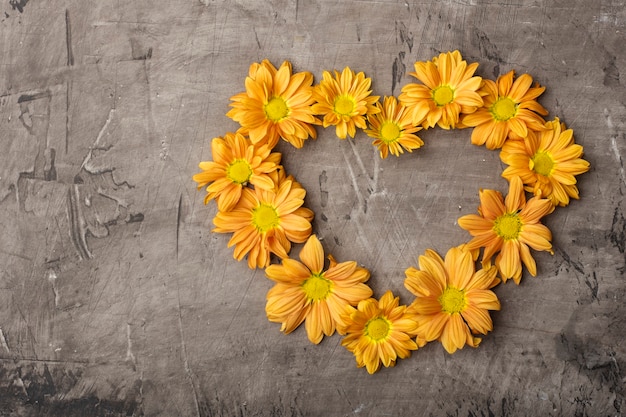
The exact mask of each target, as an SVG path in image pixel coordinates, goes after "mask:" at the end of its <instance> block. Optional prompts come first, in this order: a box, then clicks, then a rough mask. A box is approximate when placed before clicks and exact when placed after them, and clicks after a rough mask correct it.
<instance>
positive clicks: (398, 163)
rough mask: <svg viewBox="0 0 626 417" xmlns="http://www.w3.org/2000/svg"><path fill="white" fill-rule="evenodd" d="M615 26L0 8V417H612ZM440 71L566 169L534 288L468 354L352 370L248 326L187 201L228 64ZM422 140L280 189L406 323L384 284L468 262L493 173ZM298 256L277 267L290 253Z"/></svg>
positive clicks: (256, 314) (425, 9)
mask: <svg viewBox="0 0 626 417" xmlns="http://www.w3.org/2000/svg"><path fill="white" fill-rule="evenodd" d="M625 10H626V8H625V7H624V1H622V0H602V1H596V0H567V1H566V0H558V1H553V0H534V1H530V0H519V1H506V2H505V1H493V2H487V1H478V0H456V1H435V0H430V1H428V0H425V1H408V2H404V1H354V0H347V1H325V0H310V1H302V0H295V1H294V0H292V1H287V0H272V1H253V0H238V1H212V0H201V1H198V0H185V1H183V0H168V1H165V0H156V1H154V0H153V1H146V0H136V1H128V2H116V1H102V2H95V1H91V2H85V1H72V0H66V1H59V0H50V1H41V0H30V1H29V0H10V1H4V2H3V3H2V5H0V74H1V75H0V150H1V151H0V229H1V230H2V233H1V234H0V265H2V268H1V269H0V416H43V415H45V416H142V415H145V416H203V417H204V416H239V415H240V416H309V415H324V416H351V415H367V416H385V415H393V416H408V415H433V416H441V415H450V416H527V415H542V416H549V415H552V416H560V415H564V416H615V415H622V414H624V413H625V412H624V410H625V409H626V401H625V397H624V396H625V388H624V378H625V377H626V371H625V369H626V352H625V350H626V347H625V345H624V343H623V339H624V335H625V334H626V322H625V320H626V307H625V305H626V304H625V302H624V301H625V300H624V299H625V297H626V284H625V283H624V270H625V247H626V231H625V227H626V222H625V220H624V216H625V214H624V213H625V211H626V205H625V204H626V203H624V201H623V200H624V197H623V194H624V191H625V190H626V174H625V173H624V161H623V156H622V155H624V154H625V153H626V143H625V140H626V134H625V133H624V132H625V131H626V130H625V124H626V110H625V105H626V92H625V90H624V75H623V74H620V70H621V69H622V70H623V68H626V53H625V49H624V42H625V39H624V34H625V31H626V11H625ZM452 49H459V50H460V51H461V52H462V54H463V56H464V57H465V58H466V59H468V60H470V61H477V62H479V63H480V67H479V70H478V72H479V74H480V75H483V76H485V77H490V78H495V77H496V76H498V75H499V74H503V73H505V72H507V71H509V70H510V69H515V70H517V71H518V72H519V73H524V72H528V73H530V74H531V75H532V76H533V77H534V78H535V79H536V80H537V81H538V82H540V83H541V84H542V85H545V86H547V91H546V93H545V94H544V95H543V96H542V97H541V99H540V101H541V103H542V104H543V105H544V106H545V107H546V108H547V109H549V111H550V115H551V116H558V117H560V118H561V120H562V121H564V122H565V123H567V125H568V127H571V128H573V129H574V132H575V137H576V141H577V142H578V143H580V144H582V145H583V146H584V147H585V158H586V159H587V160H588V161H590V162H591V165H592V168H591V170H590V172H589V173H587V174H584V175H582V176H581V177H579V188H580V191H581V197H582V198H581V200H580V201H574V202H573V203H572V204H571V205H570V206H568V207H566V208H560V209H558V210H557V211H556V212H555V213H554V214H552V215H550V216H549V217H548V218H547V219H546V220H545V223H546V224H547V225H548V226H549V227H550V228H551V230H552V231H553V233H554V246H555V254H554V256H551V255H549V254H546V253H540V254H536V259H537V262H538V265H539V267H538V269H539V274H538V277H536V278H532V277H530V276H527V275H525V276H524V278H523V281H522V285H520V286H519V287H517V286H515V285H514V284H512V283H508V284H507V285H504V286H500V287H498V288H497V289H496V292H497V294H498V296H499V297H500V299H501V301H502V307H503V308H502V310H501V311H500V312H497V313H495V314H493V318H494V324H495V329H494V332H493V333H491V334H490V335H488V336H487V337H485V339H484V341H483V343H482V345H481V346H480V348H479V349H475V350H474V349H469V348H466V349H463V350H462V351H460V352H458V353H456V354H454V355H448V354H447V353H445V351H444V350H443V348H442V347H441V346H440V345H439V344H437V343H432V344H429V345H427V346H426V347H425V348H423V349H421V350H420V351H418V352H416V353H415V354H414V355H413V356H412V357H411V358H410V359H407V360H402V361H400V362H399V363H398V364H397V366H396V367H395V368H392V369H383V370H382V371H380V372H378V373H377V374H375V375H373V376H370V375H368V374H367V372H365V370H364V369H357V368H356V366H355V361H354V358H353V356H352V355H351V354H350V353H349V352H347V351H346V350H345V349H344V348H343V347H341V344H340V342H341V338H340V337H339V336H337V335H335V336H333V337H330V338H326V339H325V340H324V341H323V342H322V343H321V344H320V345H318V346H314V345H312V344H310V343H309V342H308V340H307V338H306V334H305V332H304V329H298V330H297V331H296V332H294V333H293V334H292V335H289V336H285V335H283V334H281V333H280V331H279V325H276V324H273V323H269V322H268V321H267V319H266V317H265V313H264V301H265V293H266V291H267V290H268V289H269V288H270V282H269V281H268V280H266V279H265V278H264V274H263V272H262V271H251V270H249V269H248V268H247V266H246V265H245V263H243V262H242V263H238V262H236V261H235V260H233V259H232V249H228V248H227V247H226V244H227V241H228V236H226V235H214V234H211V232H210V229H211V219H212V217H213V215H214V214H215V206H214V205H213V204H210V205H208V206H204V205H203V204H202V199H203V195H202V192H198V191H196V189H195V184H194V183H193V182H192V181H191V176H192V175H193V174H194V173H195V172H197V164H198V162H199V161H200V160H207V159H210V157H211V155H210V146H209V141H210V139H211V138H212V137H215V136H221V135H223V134H224V133H225V132H227V131H232V130H235V129H236V127H237V126H236V125H235V124H234V122H232V121H231V120H230V119H228V118H226V117H225V115H224V114H225V112H226V111H227V109H228V99H229V97H230V96H231V95H233V94H235V93H238V92H240V91H241V90H242V89H243V79H244V77H245V75H246V74H247V70H248V66H249V65H250V63H251V62H254V61H259V60H261V59H264V58H268V59H270V60H271V61H273V62H274V63H275V64H276V65H279V64H280V63H281V62H282V60H285V59H288V60H291V61H292V63H293V65H294V68H295V69H296V70H297V71H303V70H308V71H311V72H312V73H313V74H314V75H315V76H316V79H319V78H320V77H321V73H322V71H323V70H324V69H342V68H343V67H344V66H351V67H352V68H353V69H355V70H358V71H365V72H366V74H367V75H368V76H370V77H372V78H373V88H374V90H375V92H376V94H378V95H381V96H382V95H390V94H396V95H397V94H399V91H400V88H401V87H402V86H403V85H404V84H406V83H408V82H410V81H411V80H410V78H409V76H408V72H410V71H411V70H412V65H413V62H414V61H416V60H428V59H430V58H431V57H432V56H434V55H436V54H437V53H439V52H441V51H446V50H452ZM469 133H470V132H469V131H452V132H443V131H441V130H431V131H428V132H424V133H423V134H422V135H421V137H422V138H423V139H424V141H425V142H426V145H425V147H423V148H422V149H420V150H419V151H417V152H415V153H413V154H410V155H405V156H403V157H402V158H398V159H397V158H394V157H390V158H388V159H387V160H384V161H382V160H380V159H379V158H378V156H377V153H376V151H375V150H374V148H373V147H372V146H371V145H370V142H371V140H370V139H368V138H367V137H366V136H365V135H364V134H363V133H359V134H358V135H357V137H356V139H355V140H353V141H339V140H338V139H337V138H336V137H335V135H334V132H333V131H332V130H330V129H329V130H326V131H322V130H321V129H320V130H319V138H318V140H317V141H315V142H313V141H309V142H308V143H307V144H306V145H305V147H304V149H303V150H300V151H296V150H295V149H293V148H291V147H290V146H288V145H287V144H285V143H281V144H280V145H279V150H280V151H281V152H283V155H284V164H285V166H286V167H287V170H288V171H289V172H290V173H292V174H293V175H294V176H295V177H296V178H297V179H298V180H299V181H300V182H301V183H302V184H303V185H304V186H305V187H306V189H307V191H308V194H307V200H306V205H307V206H308V207H309V208H311V209H313V210H314V211H315V213H316V219H315V222H314V230H315V232H316V233H317V234H318V236H320V237H321V238H323V243H324V246H325V249H326V250H327V251H328V252H331V253H333V254H334V256H335V257H336V258H337V259H338V260H350V259H356V260H357V261H359V262H360V263H361V264H363V265H364V266H365V267H367V268H368V269H370V271H371V272H372V279H371V281H370V284H371V285H372V287H373V288H374V290H375V294H376V295H377V296H380V295H381V294H382V293H383V292H384V291H385V290H386V289H392V290H393V291H394V292H395V293H397V294H399V295H400V296H401V299H402V301H403V302H405V303H409V302H410V301H411V300H412V296H411V295H410V294H409V293H408V292H407V291H406V290H405V289H404V287H403V279H404V269H406V268H407V267H408V266H411V265H415V263H416V259H417V256H418V255H420V254H421V253H423V251H424V250H425V249H427V248H434V249H435V250H437V251H439V252H440V253H445V251H446V250H447V249H448V248H449V247H451V246H453V245H457V244H459V243H462V242H464V241H466V240H467V239H468V235H467V233H466V232H465V231H463V230H461V229H460V228H459V227H458V226H457V225H456V224H455V222H456V219H457V218H458V217H459V216H460V215H463V214H467V213H473V212H474V211H475V209H476V207H477V206H478V192H477V191H478V189H479V188H495V189H499V190H501V191H505V190H506V181H505V180H504V179H502V178H501V177H500V173H501V171H502V169H503V168H504V167H503V165H502V164H501V163H500V160H499V156H498V153H497V152H491V151H487V150H485V149H484V148H478V147H474V146H472V145H471V144H470V143H469ZM298 250H299V248H296V250H295V253H297V251H298Z"/></svg>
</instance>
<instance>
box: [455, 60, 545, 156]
mask: <svg viewBox="0 0 626 417" xmlns="http://www.w3.org/2000/svg"><path fill="white" fill-rule="evenodd" d="M514 73H515V72H514V71H510V72H508V73H507V74H505V75H502V76H500V77H498V80H497V81H496V82H494V81H492V80H486V79H485V80H483V85H482V87H481V88H480V90H479V91H478V92H479V93H480V94H481V96H482V97H483V100H484V102H485V104H484V106H483V107H481V108H480V109H478V110H477V111H476V112H474V113H472V114H468V115H466V116H465V117H463V120H462V122H463V125H464V126H469V127H474V130H473V131H472V143H473V144H474V145H483V144H484V145H485V146H486V147H487V149H499V148H501V147H502V145H503V144H504V141H505V140H506V139H507V137H508V136H509V134H510V133H511V132H512V133H513V134H514V136H515V137H519V138H525V137H526V136H528V130H536V131H538V130H543V129H544V125H545V120H544V119H543V117H541V116H545V115H547V114H548V111H547V110H546V109H544V108H543V106H542V105H541V104H539V103H537V101H536V100H535V99H536V98H537V97H539V96H540V95H541V93H543V92H544V91H545V89H546V88H545V87H539V86H536V87H531V85H532V82H533V79H532V77H531V76H530V75H528V74H522V75H521V76H519V77H518V78H517V79H516V80H515V82H513V75H514Z"/></svg>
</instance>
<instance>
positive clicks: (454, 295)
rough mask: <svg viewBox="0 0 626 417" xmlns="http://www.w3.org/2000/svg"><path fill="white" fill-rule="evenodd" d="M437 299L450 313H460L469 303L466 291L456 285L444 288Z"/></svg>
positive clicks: (444, 309) (443, 308) (445, 310)
mask: <svg viewBox="0 0 626 417" xmlns="http://www.w3.org/2000/svg"><path fill="white" fill-rule="evenodd" d="M437 301H439V304H441V309H442V310H443V311H444V312H446V313H448V314H454V313H460V312H461V311H463V310H464V309H465V306H466V305H467V301H466V300H465V291H464V290H459V289H458V288H454V287H448V288H446V289H445V290H443V293H442V294H441V295H440V296H439V298H438V299H437Z"/></svg>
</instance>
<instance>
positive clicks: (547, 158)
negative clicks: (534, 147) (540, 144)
mask: <svg viewBox="0 0 626 417" xmlns="http://www.w3.org/2000/svg"><path fill="white" fill-rule="evenodd" d="M529 167H530V169H532V170H533V171H535V172H536V173H537V174H540V175H543V176H544V177H549V176H550V174H552V169H553V168H554V159H552V155H550V154H549V153H548V152H546V151H539V152H537V153H536V154H535V155H533V157H532V158H531V159H530V162H529Z"/></svg>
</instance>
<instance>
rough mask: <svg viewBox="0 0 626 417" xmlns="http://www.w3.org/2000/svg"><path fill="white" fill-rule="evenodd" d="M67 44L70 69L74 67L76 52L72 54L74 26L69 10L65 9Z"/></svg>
mask: <svg viewBox="0 0 626 417" xmlns="http://www.w3.org/2000/svg"><path fill="white" fill-rule="evenodd" d="M65 44H66V46H67V66H68V67H70V66H72V65H74V52H72V24H71V22H70V11H69V9H65Z"/></svg>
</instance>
